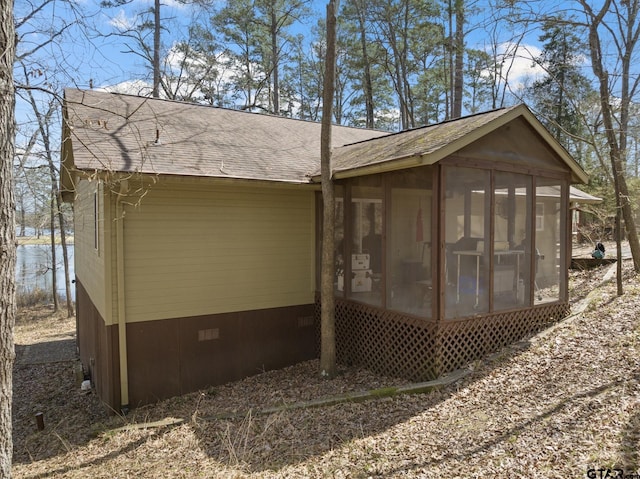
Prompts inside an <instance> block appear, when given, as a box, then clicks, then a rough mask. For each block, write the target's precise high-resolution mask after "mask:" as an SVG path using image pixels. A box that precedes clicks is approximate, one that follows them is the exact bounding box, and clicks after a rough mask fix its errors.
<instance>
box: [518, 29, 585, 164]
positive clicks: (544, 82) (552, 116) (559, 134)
mask: <svg viewBox="0 0 640 479" xmlns="http://www.w3.org/2000/svg"><path fill="white" fill-rule="evenodd" d="M542 32H543V33H542V34H541V35H540V37H539V41H540V42H541V44H542V53H541V54H540V56H539V57H538V58H536V59H535V61H536V63H538V65H540V66H541V67H542V68H544V70H545V73H546V75H545V76H544V77H542V78H540V79H538V80H536V81H535V82H534V83H533V85H532V86H531V94H532V106H533V108H534V109H535V111H536V113H537V114H538V116H539V118H540V119H541V121H542V122H543V123H544V124H545V126H546V127H547V128H548V129H549V131H550V132H551V133H553V135H554V136H555V137H556V139H558V141H560V143H562V144H563V145H564V147H565V148H567V150H568V151H570V152H571V153H572V154H573V156H574V157H575V158H576V159H577V160H578V161H579V162H581V163H582V161H581V160H582V158H580V157H579V154H580V151H581V148H580V147H581V145H582V143H583V142H584V138H585V137H586V134H587V132H586V131H585V130H586V125H585V124H584V121H583V117H582V115H581V114H580V110H581V107H582V106H583V105H584V104H585V103H586V102H588V101H589V102H590V101H591V100H593V99H594V95H593V94H594V93H595V92H594V91H593V89H592V88H591V82H590V81H589V79H588V78H587V77H586V76H585V75H584V74H582V70H581V63H582V61H583V58H584V51H586V50H587V49H588V47H589V45H588V43H587V42H586V40H585V37H584V36H580V33H581V32H580V30H578V29H577V28H576V27H575V26H574V25H571V24H570V23H569V22H566V21H562V22H557V21H551V20H548V21H546V22H544V23H543V24H542ZM582 33H584V30H583V31H582Z"/></svg>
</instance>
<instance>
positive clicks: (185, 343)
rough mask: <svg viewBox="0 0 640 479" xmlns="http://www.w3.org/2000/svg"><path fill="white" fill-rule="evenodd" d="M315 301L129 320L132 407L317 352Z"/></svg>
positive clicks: (237, 377) (273, 367) (313, 354)
mask: <svg viewBox="0 0 640 479" xmlns="http://www.w3.org/2000/svg"><path fill="white" fill-rule="evenodd" d="M313 308H314V306H313V305H302V306H293V307H284V308H276V309H269V310H263V311H246V312H234V313H225V314H218V315H207V316H197V317H189V318H176V319H167V320H161V321H147V322H141V323H132V324H129V325H127V349H128V361H129V399H130V400H129V404H130V406H132V407H135V406H139V405H142V404H147V403H151V402H154V401H157V400H159V399H163V398H167V397H171V396H175V395H179V394H184V393H187V392H192V391H196V390H198V389H203V388H206V387H209V386H215V385H219V384H223V383H225V382H228V381H233V380H237V379H241V378H244V377H246V376H250V375H253V374H258V373H259V372H261V371H264V370H270V369H276V368H281V367H285V366H289V365H292V364H295V363H298V362H301V361H305V360H308V359H312V358H315V357H317V356H318V351H317V347H316V344H317V337H316V336H317V328H316V325H315V323H314V317H313Z"/></svg>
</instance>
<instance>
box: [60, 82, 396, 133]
mask: <svg viewBox="0 0 640 479" xmlns="http://www.w3.org/2000/svg"><path fill="white" fill-rule="evenodd" d="M65 90H76V91H78V92H81V93H97V94H107V95H114V96H125V97H130V98H137V99H140V100H151V101H163V102H167V103H173V104H178V105H184V106H193V107H200V108H208V109H215V110H222V111H227V112H233V113H244V114H247V115H256V116H262V117H268V118H273V119H279V120H289V121H296V122H301V123H310V124H313V125H320V122H319V121H313V120H305V119H301V118H290V117H287V116H281V115H276V114H275V113H269V112H264V113H257V112H253V111H249V110H242V109H239V108H229V107H224V106H215V105H203V104H202V103H195V102H189V101H184V100H172V99H170V98H153V97H150V96H142V95H135V94H133V93H120V92H115V91H108V90H100V89H93V90H86V89H82V88H65ZM331 126H332V127H339V128H349V129H353V130H367V129H368V128H360V127H357V126H351V125H339V124H335V123H332V125H331ZM368 130H370V131H374V132H380V133H386V132H385V131H384V130H377V129H368Z"/></svg>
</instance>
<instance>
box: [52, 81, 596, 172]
mask: <svg viewBox="0 0 640 479" xmlns="http://www.w3.org/2000/svg"><path fill="white" fill-rule="evenodd" d="M65 106H66V112H67V117H68V124H69V127H70V129H69V134H70V140H71V144H72V151H73V156H72V157H70V156H67V158H65V160H64V162H65V166H66V167H67V169H68V170H73V169H77V170H85V171H100V170H106V171H111V172H139V173H149V174H167V175H182V176H206V177H220V178H242V179H256V180H267V181H285V182H292V183H308V182H309V181H310V177H316V179H317V177H318V176H319V175H320V130H321V126H320V124H319V123H315V122H309V121H301V120H293V119H289V118H283V117H278V116H273V115H264V114H254V113H248V112H242V111H237V110H228V109H223V108H214V107H209V106H203V105H197V104H192V103H184V102H176V101H168V100H160V99H151V98H145V97H138V96H131V95H122V94H115V93H106V92H99V91H84V90H77V89H68V90H66V91H65ZM521 117H522V118H524V119H525V120H526V121H527V122H528V124H529V125H530V126H531V127H532V128H533V129H534V130H536V131H537V132H538V134H539V136H540V141H543V142H546V144H547V145H548V146H549V147H550V148H551V149H552V150H554V151H555V153H556V155H557V156H558V157H559V158H561V159H562V161H563V162H564V163H565V164H566V165H567V166H568V167H569V168H570V169H571V171H572V173H573V175H572V181H573V182H579V181H583V182H584V181H586V178H587V176H586V173H585V172H584V171H583V170H582V168H580V166H579V165H578V164H577V163H576V162H575V160H574V159H573V158H571V156H570V155H569V154H568V153H567V152H566V150H564V148H563V147H562V146H561V145H560V144H559V143H558V142H557V141H556V140H555V139H554V138H553V137H552V136H551V134H550V133H549V132H548V131H547V130H546V129H545V128H544V127H543V126H542V124H541V123H540V122H539V121H538V120H537V119H536V118H535V117H534V116H533V114H532V113H531V112H530V111H529V110H528V109H527V107H526V106H524V105H518V106H515V107H511V108H504V109H499V110H494V111H490V112H486V113H481V114H476V115H471V116H467V117H463V118H459V119H455V120H451V121H447V122H443V123H439V124H436V125H431V126H426V127H422V128H416V129H414V130H409V131H404V132H400V133H393V134H390V133H387V132H382V131H375V130H365V129H359V128H350V127H344V126H334V127H333V128H332V150H333V152H332V170H333V174H334V175H336V176H337V177H339V176H340V175H341V174H344V175H350V174H352V173H353V174H355V175H359V174H366V173H367V172H371V168H378V167H380V166H382V167H383V168H386V169H396V168H404V167H409V166H411V165H412V163H411V162H413V161H414V159H415V164H413V166H417V165H418V164H433V163H435V162H437V161H439V160H441V159H442V158H444V157H446V156H447V155H450V154H452V153H454V152H456V151H458V150H460V149H462V148H464V147H465V146H467V145H469V144H471V143H472V142H473V141H475V140H478V139H480V138H482V137H483V136H485V135H487V134H489V133H491V132H493V131H495V130H496V129H497V128H500V127H501V126H503V125H505V124H507V123H509V122H510V121H513V120H515V119H517V118H521ZM156 138H157V140H158V141H156ZM65 143H66V145H67V147H68V143H69V142H68V141H66V142H65ZM69 158H72V160H73V163H71V161H70V159H69ZM406 160H408V161H409V163H407V164H403V163H402V162H403V161H406ZM345 172H346V173H345Z"/></svg>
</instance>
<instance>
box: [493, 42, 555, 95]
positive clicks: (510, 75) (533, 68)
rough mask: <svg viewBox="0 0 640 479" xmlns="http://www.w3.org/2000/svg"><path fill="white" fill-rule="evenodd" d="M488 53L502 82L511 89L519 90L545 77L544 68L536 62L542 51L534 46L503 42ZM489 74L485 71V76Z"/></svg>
mask: <svg viewBox="0 0 640 479" xmlns="http://www.w3.org/2000/svg"><path fill="white" fill-rule="evenodd" d="M488 53H489V54H490V55H492V56H493V57H494V58H495V60H496V64H497V69H498V70H499V73H498V74H499V76H501V78H502V81H505V80H506V81H507V83H508V84H509V85H510V87H511V89H521V88H522V87H523V86H524V85H527V84H531V82H533V81H536V80H539V79H541V78H543V77H544V76H545V75H546V72H545V69H544V67H543V66H541V65H539V64H538V63H537V62H536V59H537V58H539V57H540V54H541V53H542V51H541V50H540V48H539V47H537V46H535V45H526V44H516V43H513V42H505V43H501V44H499V45H497V48H496V50H495V51H492V52H488ZM491 73H493V72H488V71H487V72H485V75H490V74H491Z"/></svg>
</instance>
